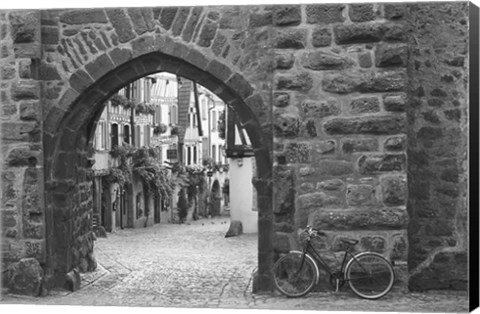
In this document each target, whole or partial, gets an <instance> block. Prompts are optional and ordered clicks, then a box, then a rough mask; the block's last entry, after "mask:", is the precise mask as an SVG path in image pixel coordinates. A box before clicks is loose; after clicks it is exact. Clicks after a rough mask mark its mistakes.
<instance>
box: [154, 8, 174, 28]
mask: <svg viewBox="0 0 480 314" xmlns="http://www.w3.org/2000/svg"><path fill="white" fill-rule="evenodd" d="M177 11H178V8H177V7H166V8H162V13H160V15H159V17H158V18H159V21H160V24H161V25H162V27H163V28H164V29H166V30H169V29H170V27H171V26H172V23H173V20H174V19H175V15H176V14H177Z"/></svg>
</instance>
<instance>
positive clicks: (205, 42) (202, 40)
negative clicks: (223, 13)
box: [197, 20, 218, 47]
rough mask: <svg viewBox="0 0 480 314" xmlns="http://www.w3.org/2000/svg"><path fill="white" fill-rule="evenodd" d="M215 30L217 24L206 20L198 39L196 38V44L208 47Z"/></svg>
mask: <svg viewBox="0 0 480 314" xmlns="http://www.w3.org/2000/svg"><path fill="white" fill-rule="evenodd" d="M217 29H218V24H217V23H215V22H212V21H210V20H207V21H206V22H205V24H204V25H203V28H202V31H201V32H200V37H199V38H198V41H197V44H198V45H199V46H200V47H210V45H211V44H212V41H213V39H214V38H215V35H216V33H217Z"/></svg>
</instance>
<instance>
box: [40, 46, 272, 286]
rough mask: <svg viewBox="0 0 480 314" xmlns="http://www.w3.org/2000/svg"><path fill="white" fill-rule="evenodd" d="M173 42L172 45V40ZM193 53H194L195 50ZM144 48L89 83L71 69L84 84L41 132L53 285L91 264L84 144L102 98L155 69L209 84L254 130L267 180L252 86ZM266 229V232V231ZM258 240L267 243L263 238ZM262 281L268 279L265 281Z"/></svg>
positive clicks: (73, 81) (265, 192)
mask: <svg viewBox="0 0 480 314" xmlns="http://www.w3.org/2000/svg"><path fill="white" fill-rule="evenodd" d="M172 44H173V45H175V44H174V43H173V42H172ZM163 47H165V46H163ZM192 51H193V52H192V54H194V53H195V52H194V50H192ZM146 52H147V53H145V54H144V55H142V56H139V57H137V58H134V59H131V60H130V61H127V62H126V63H123V64H120V62H121V61H124V59H117V58H115V57H113V58H112V61H113V62H115V63H118V64H119V66H118V67H116V68H114V69H112V70H110V71H109V72H107V73H106V74H105V75H104V76H102V77H101V78H100V79H98V80H96V81H93V80H91V81H90V80H89V79H88V77H89V75H88V74H87V73H86V72H85V71H83V70H79V71H77V72H76V73H74V74H73V75H72V76H71V78H70V82H71V86H75V87H76V88H78V89H80V90H81V89H82V88H81V87H79V85H77V84H79V81H81V82H82V84H83V85H82V86H85V87H86V88H85V90H84V91H83V93H82V94H80V95H79V96H78V97H77V98H76V99H75V100H74V101H73V104H72V105H70V106H69V107H68V108H69V111H66V112H65V114H64V115H61V116H59V117H58V119H57V121H56V123H57V125H58V127H56V132H55V133H54V134H52V135H53V137H52V136H51V135H50V134H48V133H45V134H44V141H45V142H51V143H52V145H51V146H48V147H49V148H50V149H48V150H45V161H46V163H45V169H46V171H45V174H46V178H47V185H46V204H47V210H48V211H49V215H48V216H47V217H51V219H52V221H51V222H50V224H48V223H47V226H48V225H50V226H51V228H48V229H47V246H48V248H49V249H50V252H51V254H49V257H50V258H51V263H50V266H51V267H52V269H51V271H52V272H53V273H52V275H54V277H55V280H54V282H56V284H59V283H61V281H62V278H63V277H64V275H65V274H66V273H67V272H69V271H70V270H71V269H73V268H74V267H76V266H78V265H79V264H82V263H83V264H88V265H89V266H88V269H91V268H94V264H93V263H94V260H93V255H92V252H93V239H92V235H91V230H90V228H89V225H88V221H89V217H90V215H91V212H90V203H91V199H90V194H89V191H90V190H91V185H90V180H89V167H90V165H89V158H90V156H89V155H88V151H87V149H88V143H89V141H90V140H91V138H92V136H93V130H94V126H95V123H96V120H97V119H98V115H99V113H100V112H101V111H102V109H103V106H104V101H105V100H106V99H107V98H108V97H109V96H110V95H111V94H112V93H113V92H115V91H116V90H118V89H119V88H120V87H122V86H123V85H124V84H126V83H128V82H130V81H133V80H135V79H136V78H139V77H142V76H145V75H148V74H151V73H155V72H171V73H175V74H178V75H180V76H183V77H186V78H188V79H191V80H194V81H196V82H198V83H199V84H201V85H203V86H205V87H207V88H210V89H211V90H212V91H213V92H215V93H216V94H217V95H218V96H219V97H220V98H222V99H223V100H224V101H225V103H226V104H227V105H228V106H230V107H231V108H232V109H233V110H234V111H235V112H236V114H237V116H238V117H239V119H240V121H241V122H242V123H243V125H245V127H246V129H247V131H248V132H253V134H252V137H254V138H255V140H254V141H253V142H254V143H253V146H254V147H255V151H256V158H257V163H260V164H261V165H262V169H261V170H260V171H259V173H258V178H257V179H258V180H260V181H262V182H268V181H269V180H270V176H271V171H270V168H271V162H270V153H269V151H268V146H267V145H266V142H269V141H271V140H269V139H268V138H265V136H264V135H263V134H262V130H261V128H260V125H259V122H258V120H257V118H256V117H255V114H254V111H253V110H252V109H250V106H249V105H248V104H247V103H251V102H252V101H253V102H257V104H258V102H261V97H260V96H259V95H258V94H257V95H255V94H254V90H253V88H251V87H250V86H249V84H248V83H247V82H246V81H245V80H244V79H243V78H242V77H241V76H240V75H238V74H233V73H231V76H232V79H231V80H228V79H225V78H224V79H225V81H226V82H227V84H228V83H229V82H232V80H233V81H234V82H235V86H236V87H242V88H243V89H240V91H239V92H237V91H235V90H234V89H233V88H231V87H229V86H228V85H227V84H225V83H223V82H222V79H221V78H217V77H216V76H214V74H212V73H210V72H208V69H210V71H212V72H213V73H216V72H215V71H213V70H212V69H213V68H215V67H221V68H222V69H223V71H222V73H225V72H226V70H227V68H226V67H225V66H223V65H222V64H221V63H220V62H218V61H215V60H213V61H211V62H208V64H209V65H211V68H208V67H207V70H201V69H199V68H198V67H196V66H195V65H192V64H190V63H188V61H186V60H185V59H184V60H182V59H181V58H178V57H173V56H169V55H166V54H164V53H161V52H153V53H152V52H149V51H148V50H147V51H146ZM102 58H105V56H101V57H100V59H101V60H102ZM186 59H187V60H188V58H186ZM96 62H100V61H98V60H95V61H93V63H94V64H95V63H96ZM87 68H88V65H87ZM95 68H96V67H95ZM227 73H228V72H227ZM216 74H217V75H218V74H219V73H216ZM89 83H90V84H89ZM69 92H70V93H73V92H72V91H71V90H69V91H67V92H66V93H65V95H68V93H69ZM47 119H48V117H47ZM268 193H271V192H269V191H268V190H266V189H264V190H263V193H259V196H260V197H261V200H260V199H259V202H262V201H263V202H264V204H263V205H264V206H262V208H263V209H264V211H265V213H263V214H264V216H268V215H269V212H271V211H272V209H271V205H269V204H266V202H267V201H268V200H269V199H270V196H269V195H268ZM265 231H266V232H268V229H265ZM264 236H266V237H268V236H269V235H268V234H264V232H260V233H259V243H262V237H264ZM263 243H267V242H265V241H263ZM259 250H260V252H262V251H264V253H265V254H263V255H262V257H261V258H260V257H259V264H260V265H263V264H269V263H271V258H269V257H268V251H269V250H270V251H271V248H270V247H267V246H265V247H260V248H259ZM84 268H85V267H84ZM265 268H266V269H269V268H270V266H268V265H267V266H265ZM260 275H261V274H260ZM264 276H268V274H265V275H264ZM264 282H267V281H265V280H264ZM264 284H265V283H264ZM264 289H265V288H264Z"/></svg>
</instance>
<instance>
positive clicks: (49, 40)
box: [42, 26, 60, 45]
mask: <svg viewBox="0 0 480 314" xmlns="http://www.w3.org/2000/svg"><path fill="white" fill-rule="evenodd" d="M59 40H60V31H59V30H58V27H50V26H42V44H44V45H45V44H47V45H56V44H58V42H59Z"/></svg>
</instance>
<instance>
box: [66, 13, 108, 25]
mask: <svg viewBox="0 0 480 314" xmlns="http://www.w3.org/2000/svg"><path fill="white" fill-rule="evenodd" d="M60 22H62V23H65V24H72V25H76V24H88V23H107V22H108V21H107V17H106V16H105V12H104V10H103V9H81V10H75V11H67V12H66V13H63V14H62V15H60Z"/></svg>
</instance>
